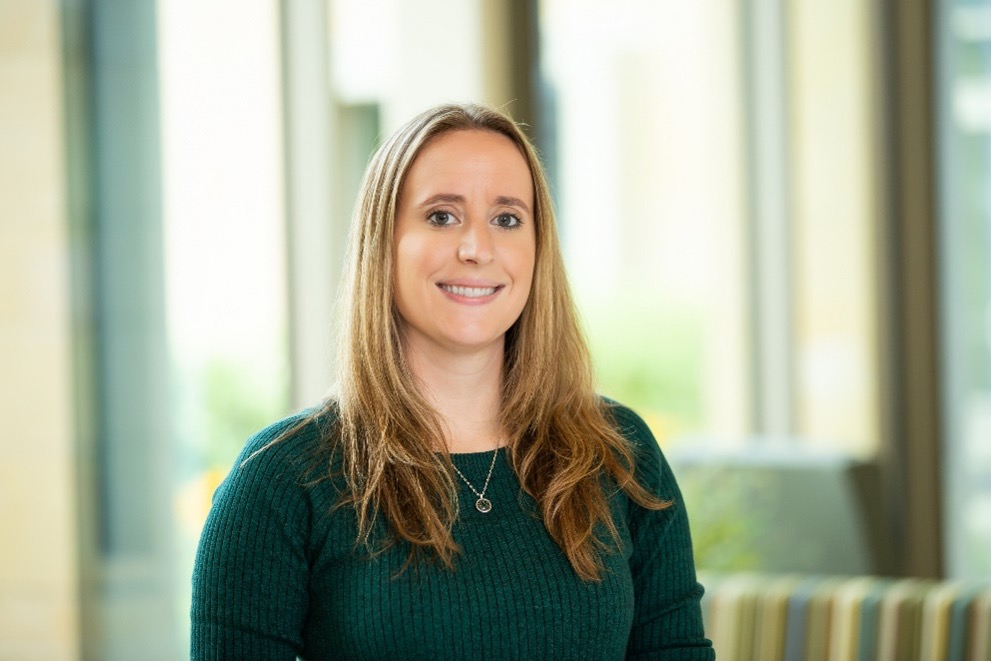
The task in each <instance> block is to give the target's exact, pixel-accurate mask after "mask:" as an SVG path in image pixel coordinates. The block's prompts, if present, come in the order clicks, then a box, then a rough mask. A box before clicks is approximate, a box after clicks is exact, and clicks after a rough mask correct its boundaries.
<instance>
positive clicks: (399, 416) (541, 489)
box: [319, 105, 669, 581]
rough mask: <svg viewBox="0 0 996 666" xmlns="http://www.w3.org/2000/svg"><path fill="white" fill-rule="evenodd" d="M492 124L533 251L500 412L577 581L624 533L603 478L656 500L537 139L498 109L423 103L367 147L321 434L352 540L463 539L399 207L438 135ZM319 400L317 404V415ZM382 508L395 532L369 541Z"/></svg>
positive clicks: (433, 551)
mask: <svg viewBox="0 0 996 666" xmlns="http://www.w3.org/2000/svg"><path fill="white" fill-rule="evenodd" d="M466 130H482V131H490V132H496V133H498V134H501V135H503V136H505V137H507V138H508V139H509V140H511V141H512V142H513V143H514V144H515V145H516V147H517V148H518V149H519V151H520V152H521V153H522V156H523V158H524V159H525V160H526V163H527V165H528V167H529V171H530V173H531V175H532V182H533V196H534V201H533V218H534V221H535V227H536V258H535V268H534V272H533V279H532V285H531V290H530V295H529V298H528V300H527V302H526V305H525V307H524V309H523V312H522V314H521V316H520V317H519V319H518V320H517V321H516V322H515V324H513V326H512V327H511V329H510V330H509V331H508V332H507V333H506V336H505V358H504V372H503V380H502V387H501V398H502V399H501V411H500V415H499V420H500V424H501V427H502V429H503V433H504V434H505V436H506V437H507V441H508V442H509V443H508V454H509V460H510V464H511V466H512V467H513V469H514V470H515V472H516V474H517V476H518V478H519V480H520V483H521V484H522V487H523V489H524V490H525V491H526V492H527V493H529V495H531V496H532V497H533V498H534V499H535V500H536V502H537V504H538V506H539V509H540V513H541V515H542V519H543V522H544V525H545V526H546V529H547V530H548V532H549V533H550V535H551V536H552V538H553V539H554V541H555V542H556V543H557V544H558V545H559V546H560V548H561V549H562V550H563V551H564V553H565V555H566V556H567V558H568V559H569V560H570V563H571V566H572V567H573V568H574V571H575V572H576V573H577V574H578V576H579V577H581V578H582V579H584V580H592V581H593V580H598V579H599V578H600V575H601V572H602V570H603V567H602V564H601V554H602V553H603V552H605V551H606V550H607V549H608V548H610V547H611V546H612V545H613V544H610V543H605V542H604V541H603V540H601V539H600V538H599V536H598V534H597V528H598V526H599V525H602V526H603V527H604V529H605V530H606V531H607V533H608V535H609V537H610V540H611V541H613V542H615V545H616V546H618V544H619V535H618V533H617V532H616V528H615V526H614V524H613V521H612V516H611V512H610V508H609V502H608V497H607V496H606V491H605V488H604V485H603V484H604V481H605V480H606V479H607V478H610V479H612V480H614V481H615V483H616V485H617V486H618V487H620V488H621V489H622V490H623V491H624V492H626V493H627V494H628V495H629V496H630V497H631V498H632V499H633V500H634V501H635V502H637V503H638V504H640V505H642V506H645V507H648V508H654V509H659V508H664V507H666V506H668V505H669V503H668V502H664V501H661V500H660V499H658V498H656V497H654V495H653V494H652V493H650V492H648V491H647V490H646V489H644V488H643V487H641V486H640V484H639V483H638V482H637V480H636V478H635V472H634V470H635V463H634V458H633V453H632V451H631V447H630V444H629V443H628V442H627V440H626V439H625V438H624V437H623V436H622V435H621V434H620V433H619V432H618V431H617V429H616V427H615V424H614V423H613V422H612V419H611V416H610V414H609V413H608V408H607V406H606V405H605V403H604V402H603V401H602V400H601V399H600V398H599V397H598V395H597V394H596V393H595V389H594V379H593V373H592V368H591V359H590V354H589V352H588V348H587V345H586V343H585V340H584V336H583V334H582V331H581V326H580V323H579V320H578V316H577V312H576V310H575V306H574V302H573V299H572V297H571V294H570V290H569V287H568V281H567V274H566V270H565V268H564V263H563V259H562V257H561V254H560V249H559V244H558V241H557V233H556V224H555V217H554V211H553V204H552V199H551V196H550V191H549V187H548V185H547V182H546V178H545V176H544V173H543V168H542V165H541V163H540V160H539V157H538V156H537V154H536V151H535V149H534V148H533V146H532V144H531V143H530V141H529V139H528V138H527V137H526V135H525V134H524V133H523V131H522V129H521V128H520V127H519V126H518V125H517V124H516V123H515V122H514V121H513V120H512V119H510V118H509V117H508V116H506V115H505V114H504V113H502V112H500V111H497V110H494V109H491V108H487V107H483V106H477V105H444V106H439V107H436V108H433V109H429V110H428V111H425V112H424V113H422V114H420V115H418V116H417V117H415V118H414V119H412V120H411V121H410V122H408V123H407V124H406V125H404V126H403V127H402V128H401V129H399V130H398V131H397V132H396V133H395V134H394V135H392V136H391V137H390V138H388V139H387V140H386V141H385V142H384V143H383V144H382V145H381V146H380V148H379V149H378V150H377V151H376V152H375V153H374V155H373V157H372V158H371V160H370V163H369V165H368V167H367V170H366V173H365V175H364V177H363V181H362V185H361V188H360V193H359V196H358V199H357V204H356V208H355V210H354V213H353V220H352V225H351V231H350V239H349V244H348V249H347V254H346V259H345V265H344V273H343V281H342V287H341V292H340V299H339V312H338V315H339V316H338V318H337V319H338V322H339V331H338V363H337V367H336V374H337V378H336V379H337V381H336V388H335V390H334V395H333V396H332V400H330V401H329V403H327V405H326V407H325V408H324V409H323V410H322V411H323V412H328V411H332V412H334V413H335V416H336V426H335V428H334V429H333V431H332V432H331V433H330V434H329V435H328V439H329V441H328V444H329V446H331V447H332V449H333V452H332V454H331V455H333V456H335V457H336V458H337V463H336V466H338V465H339V464H340V463H341V474H342V475H343V477H344V480H345V485H346V492H345V495H344V496H343V498H342V500H341V501H340V503H339V505H337V506H341V505H351V506H353V507H354V509H355V511H356V514H357V520H358V525H359V534H358V543H363V544H366V545H367V546H369V547H371V548H372V549H373V550H375V551H380V550H381V549H383V548H387V547H390V546H391V545H393V544H394V543H397V542H407V543H408V544H409V545H410V547H411V550H410V554H409V559H408V562H409V563H410V562H413V561H414V560H415V559H417V558H418V557H419V556H420V555H422V554H426V555H429V556H431V557H433V558H436V559H438V560H439V561H440V562H442V563H443V564H444V565H445V566H447V567H452V566H453V564H454V559H455V557H456V555H457V554H458V552H459V547H458V546H457V544H456V542H455V541H454V539H453V537H452V527H453V524H454V522H455V521H456V519H457V506H458V504H457V490H458V487H457V482H456V480H455V479H454V473H453V466H452V463H451V462H450V459H449V457H448V456H445V455H439V454H440V453H441V452H445V451H446V450H447V446H446V440H445V435H444V432H443V427H442V424H441V423H440V420H439V416H438V414H437V413H436V411H435V410H434V409H433V408H432V407H431V406H430V404H429V402H428V401H427V400H426V399H425V397H424V396H423V395H422V393H421V391H420V390H419V387H418V384H417V381H416V379H415V377H414V376H413V374H412V372H411V370H410V368H409V366H408V362H407V360H406V358H405V354H404V348H403V344H404V341H403V338H402V332H401V331H402V326H401V323H402V322H401V319H400V315H399V314H398V312H397V309H396V307H395V305H394V228H395V217H396V207H397V203H398V200H399V195H400V191H401V187H402V185H403V183H404V180H405V177H406V175H407V174H408V171H409V170H410V169H411V166H412V164H413V163H414V161H415V160H416V159H417V158H418V156H419V154H420V153H421V151H422V150H423V149H424V148H425V147H426V145H428V144H429V143H430V142H431V141H433V140H434V139H435V138H437V137H439V136H441V135H443V134H447V133H450V132H456V131H466ZM321 413H322V412H320V413H319V414H321ZM378 516H382V517H383V518H384V519H385V520H386V524H387V525H388V526H389V535H388V537H387V539H386V540H385V541H382V542H381V543H380V544H372V543H371V539H372V536H373V534H374V532H375V524H376V521H377V518H378Z"/></svg>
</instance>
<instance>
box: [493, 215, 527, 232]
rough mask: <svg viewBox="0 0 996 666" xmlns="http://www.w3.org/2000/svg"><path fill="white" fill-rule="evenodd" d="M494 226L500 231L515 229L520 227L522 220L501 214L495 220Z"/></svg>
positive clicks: (514, 216)
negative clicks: (499, 228)
mask: <svg viewBox="0 0 996 666" xmlns="http://www.w3.org/2000/svg"><path fill="white" fill-rule="evenodd" d="M495 224H497V225H498V226H499V227H501V228H502V229H515V228H516V227H521V226H522V220H520V219H519V217H518V216H517V215H513V214H512V213H502V214H501V215H499V216H498V217H496V218H495Z"/></svg>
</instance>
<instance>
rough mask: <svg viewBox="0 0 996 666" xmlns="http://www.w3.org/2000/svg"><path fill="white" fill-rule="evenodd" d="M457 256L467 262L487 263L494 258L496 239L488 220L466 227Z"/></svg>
mask: <svg viewBox="0 0 996 666" xmlns="http://www.w3.org/2000/svg"><path fill="white" fill-rule="evenodd" d="M457 258H458V259H459V260H460V261H461V262H463V263H465V264H487V263H489V262H490V261H491V260H492V259H493V258H494V241H493V240H492V238H491V233H490V230H489V229H488V223H487V222H486V221H485V222H472V223H471V224H468V225H467V226H466V227H464V229H463V233H461V234H460V246H459V248H457Z"/></svg>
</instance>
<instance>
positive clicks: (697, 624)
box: [614, 407, 716, 660]
mask: <svg viewBox="0 0 996 666" xmlns="http://www.w3.org/2000/svg"><path fill="white" fill-rule="evenodd" d="M614 411H615V416H616V419H617V422H618V424H619V426H620V428H621V431H622V433H623V435H624V436H625V437H626V438H627V439H629V440H630V441H631V442H633V444H634V449H635V453H636V456H637V476H638V478H639V479H640V481H641V484H642V485H643V486H644V488H646V489H647V490H650V491H652V492H653V493H654V494H655V495H656V496H657V497H659V498H661V499H665V500H671V501H673V504H672V505H671V506H670V507H668V508H666V509H662V510H659V511H651V510H648V509H644V508H643V507H640V506H638V505H636V504H635V503H631V511H630V519H629V527H630V534H631V537H632V540H633V555H632V557H631V558H630V570H631V572H632V575H633V591H634V597H635V608H634V617H633V627H632V630H631V631H630V636H629V643H628V646H627V649H626V657H627V659H669V660H671V659H676V660H692V659H715V658H716V654H715V652H714V651H713V649H712V643H711V641H709V640H708V639H707V638H706V637H705V635H704V630H703V626H702V609H701V606H700V603H699V602H700V600H701V598H702V591H703V590H702V586H701V585H699V583H698V582H697V580H696V578H695V562H694V560H693V559H692V539H691V534H690V532H689V528H688V514H687V513H686V511H685V506H684V503H683V502H682V498H681V492H680V491H679V490H678V484H677V482H676V481H675V479H674V475H673V474H672V472H671V468H670V467H669V466H668V464H667V461H666V460H665V459H664V454H663V453H661V450H660V447H659V446H658V445H657V442H656V440H655V439H654V436H653V434H651V432H650V429H649V428H647V425H646V424H645V423H644V422H643V420H642V419H641V418H640V417H639V416H637V415H636V414H635V413H633V412H632V411H630V410H629V409H626V408H624V407H616V408H615V410H614Z"/></svg>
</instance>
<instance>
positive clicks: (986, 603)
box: [701, 573, 991, 661]
mask: <svg viewBox="0 0 996 666" xmlns="http://www.w3.org/2000/svg"><path fill="white" fill-rule="evenodd" d="M701 579H702V583H703V585H705V587H706V595H705V597H704V598H703V600H702V610H703V614H704V616H705V622H706V635H707V636H709V637H710V638H712V640H713V643H714V644H715V647H716V656H717V657H718V658H719V659H722V660H762V659H763V660H791V661H801V660H818V661H825V660H989V659H990V639H991V635H990V587H989V583H988V582H985V583H966V582H959V581H926V580H914V579H889V578H875V577H828V576H802V575H798V576H793V575H775V574H724V575H718V574H708V573H704V574H702V575H701Z"/></svg>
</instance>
